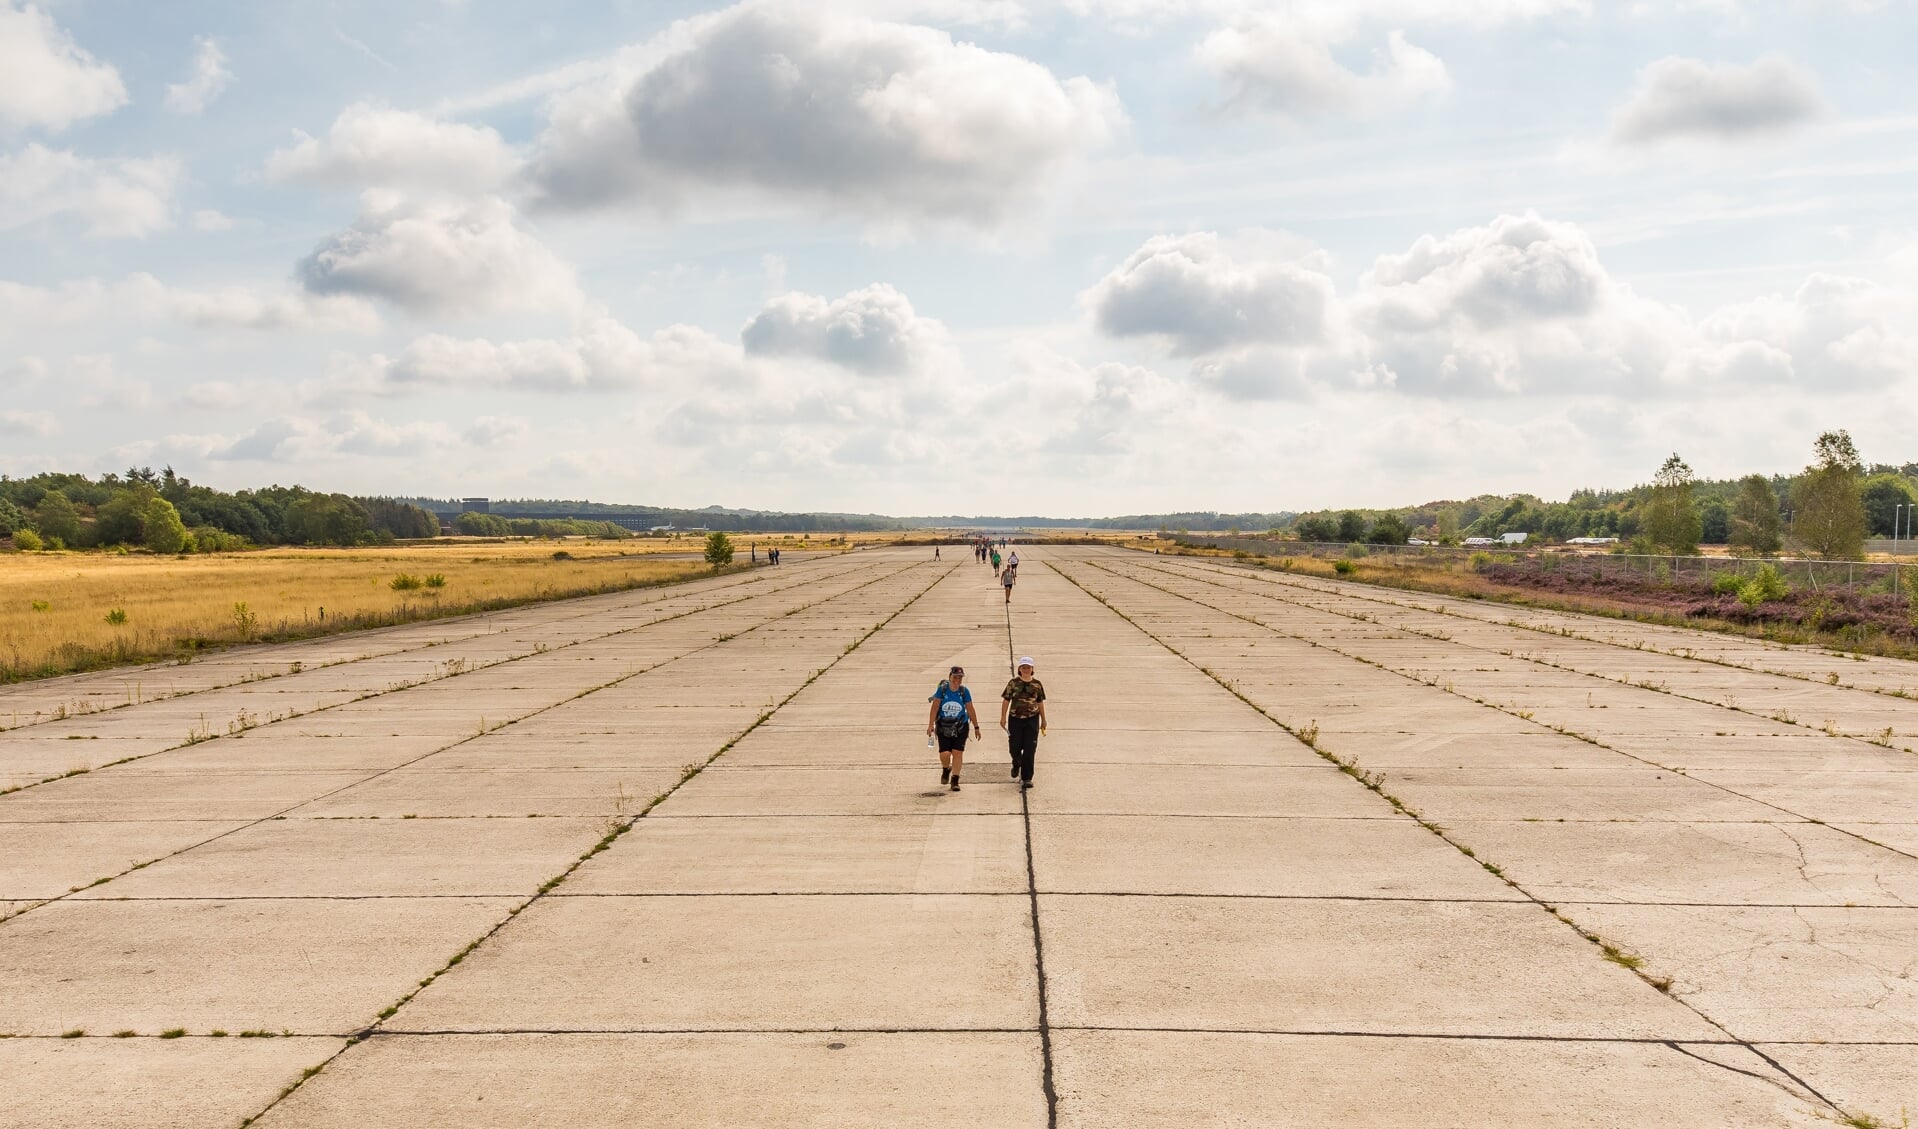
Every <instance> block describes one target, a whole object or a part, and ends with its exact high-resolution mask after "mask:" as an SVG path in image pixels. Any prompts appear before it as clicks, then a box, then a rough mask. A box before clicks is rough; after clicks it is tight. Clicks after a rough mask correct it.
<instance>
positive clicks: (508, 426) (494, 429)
mask: <svg viewBox="0 0 1918 1129" xmlns="http://www.w3.org/2000/svg"><path fill="white" fill-rule="evenodd" d="M532 431H533V427H532V425H531V424H529V423H527V422H526V420H525V419H523V418H521V417H520V416H481V417H479V418H478V419H476V420H474V421H473V424H472V426H471V427H468V428H467V429H466V431H465V432H464V433H463V437H464V438H465V440H466V441H467V442H468V443H470V444H472V445H473V446H475V447H501V446H506V445H509V444H513V443H518V442H520V441H521V440H523V439H525V438H526V437H527V436H528V435H530V434H532Z"/></svg>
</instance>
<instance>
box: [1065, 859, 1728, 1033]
mask: <svg viewBox="0 0 1918 1129" xmlns="http://www.w3.org/2000/svg"><path fill="white" fill-rule="evenodd" d="M1493 881H1494V880H1493V879H1491V878H1490V876H1487V878H1486V882H1487V884H1488V885H1490V884H1493ZM1040 912H1041V915H1042V916H1043V918H1044V920H1045V922H1046V925H1047V932H1046V969H1047V981H1048V985H1049V986H1050V987H1051V989H1052V1013H1053V1016H1054V1021H1055V1022H1057V1023H1059V1024H1060V1025H1062V1026H1067V1027H1073V1026H1100V1027H1137V1028H1196V1029H1210V1030H1288V1031H1346V1032H1377V1033H1385V1032H1405V1033H1419V1034H1431V1035H1492V1034H1499V1035H1531V1036H1545V1037H1557V1038H1643V1039H1710V1038H1713V1037H1714V1036H1716V1035H1717V1031H1716V1029H1715V1028H1713V1027H1711V1025H1710V1024H1708V1023H1706V1022H1705V1021H1704V1020H1702V1019H1700V1018H1699V1017H1698V1016H1697V1015H1696V1014H1694V1013H1693V1012H1691V1011H1689V1010H1687V1009H1685V1008H1683V1007H1681V1006H1679V1005H1678V1004H1676V1003H1674V1002H1672V1001H1671V1000H1669V999H1667V998H1665V997H1664V996H1661V995H1660V994H1659V993H1658V992H1656V991H1655V990H1653V989H1652V988H1651V987H1650V986H1649V985H1647V984H1645V983H1643V982H1642V981H1640V980H1638V979H1637V978H1636V977H1634V976H1632V974H1631V973H1629V972H1627V971H1625V970H1624V969H1622V968H1618V967H1615V966H1612V965H1609V964H1606V963H1605V962H1604V961H1603V960H1601V959H1600V957H1599V953H1598V950H1597V949H1596V947H1594V946H1592V945H1590V944H1588V943H1586V942H1585V941H1583V940H1580V939H1579V938H1578V937H1577V936H1575V935H1574V934H1572V932H1571V931H1570V930H1568V929H1566V928H1565V927H1564V926H1563V925H1562V924H1560V923H1559V922H1557V921H1555V920H1553V919H1552V917H1551V916H1550V915H1549V914H1546V913H1544V912H1542V911H1541V910H1539V909H1538V907H1536V906H1533V905H1530V904H1509V903H1504V904H1502V903H1496V902H1479V903H1430V902H1355V901H1337V900H1327V901H1293V900H1273V899H1257V898H1196V897H1181V898H1115V897H1103V896H1075V897H1063V896H1059V895H1043V896H1041V898H1040ZM1360 937H1362V938H1364V939H1365V941H1364V944H1362V945H1354V944H1352V940H1353V939H1354V938H1360ZM1388 970H1389V974H1388Z"/></svg>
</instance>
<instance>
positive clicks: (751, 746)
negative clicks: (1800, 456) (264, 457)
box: [0, 547, 1918, 1129]
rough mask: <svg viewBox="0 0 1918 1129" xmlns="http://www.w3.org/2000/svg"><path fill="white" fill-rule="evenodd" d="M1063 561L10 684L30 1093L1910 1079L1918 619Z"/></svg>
mask: <svg viewBox="0 0 1918 1129" xmlns="http://www.w3.org/2000/svg"><path fill="white" fill-rule="evenodd" d="M1020 553H1021V557H1022V558H1023V559H1025V561H1026V564H1025V567H1024V568H1022V569H1021V576H1020V583H1019V586H1018V588H1017V590H1016V592H1015V596H1014V603H1013V605H1012V609H1011V613H1010V615H1007V614H1006V611H1005V609H1004V606H1003V604H1002V603H1001V598H1000V593H999V589H998V588H997V586H996V585H995V583H994V581H993V578H992V576H991V573H990V570H989V569H987V568H986V567H985V566H983V565H979V564H976V563H974V562H972V561H971V560H970V559H969V558H967V557H965V556H964V551H963V548H962V547H961V548H960V549H959V550H958V559H956V560H955V559H947V560H945V561H942V562H938V563H934V562H932V561H931V560H930V559H929V557H930V550H925V549H883V550H869V551H861V552H858V553H853V554H847V555H842V556H834V557H827V558H823V559H817V560H810V561H803V562H798V561H795V562H792V563H789V564H786V565H782V566H781V567H780V568H778V569H762V570H756V571H754V572H751V573H748V574H741V575H735V576H728V577H724V578H719V579H715V580H710V581H701V582H697V583H693V584H688V585H682V586H678V587H673V588H666V589H656V590H651V591H645V592H634V593H623V594H619V595H612V596H601V597H592V598H588V599H583V600H576V601H569V602H566V603H560V604H548V605H544V606H541V607H535V608H522V609H516V610H513V611H509V612H502V613H499V614H495V615H489V616H482V617H474V618H471V619H466V620H458V621H447V622H441V623H436V624H421V625H413V626H409V627H404V628H396V629H391V630H385V631H378V632H370V633H366V634H362V635H355V636H346V637H337V638H333V639H328V640H318V641H314V642H310V643H303V644H294V645H288V646H276V647H258V648H249V649H243V650H235V651H230V652H227V653H225V654H223V655H220V656H216V657H213V658H209V659H205V660H201V661H198V662H194V663H192V664H190V665H185V666H163V667H151V668H145V669H141V670H138V671H120V672H110V673H104V674H96V675H87V676H80V677H76V678H70V679H64V680H59V681H53V682H39V683H33V684H29V685H26V686H20V687H12V688H7V689H4V690H0V788H13V789H16V790H14V791H11V792H9V793H7V794H5V795H0V917H4V920H0V1036H8V1037H6V1038H0V1078H4V1079H6V1084H5V1085H0V1125H5V1126H13V1125H22V1126H26V1125H32V1126H54V1127H66V1126H82V1125H85V1126H89V1127H97V1126H101V1125H113V1126H118V1125H140V1126H231V1125H238V1124H240V1123H242V1122H243V1121H246V1120H247V1119H256V1120H255V1122H254V1123H255V1124H258V1125H262V1126H275V1127H292V1126H302V1127H305V1126H325V1127H340V1129H345V1127H349V1126H352V1127H358V1126H368V1125H378V1126H384V1125H433V1126H438V1125H460V1126H485V1127H494V1126H497V1127H499V1129H508V1127H519V1126H535V1125H556V1126H557V1125H563V1126H567V1127H568V1129H590V1127H596V1126H609V1127H610V1126H615V1125H618V1126H629V1125H673V1126H689V1127H700V1129H704V1127H712V1129H719V1127H722V1126H724V1127H733V1126H741V1125H763V1126H815V1127H822V1129H823V1127H833V1129H842V1127H871V1129H880V1127H888V1129H890V1127H895V1126H908V1125H910V1126H962V1127H964V1129H980V1127H988V1129H997V1127H1000V1126H1032V1127H1041V1126H1050V1125H1063V1126H1073V1127H1087V1129H1090V1127H1094V1126H1099V1127H1103V1126H1145V1127H1159V1126H1165V1127H1168V1129H1169V1127H1173V1126H1178V1127H1180V1129H1186V1127H1190V1126H1220V1127H1224V1126H1254V1125H1257V1126H1266V1125H1273V1126H1301V1127H1303V1126H1324V1125H1330V1124H1341V1125H1373V1124H1403V1125H1417V1126H1461V1127H1465V1126H1482V1125H1491V1124H1513V1125H1527V1126H1538V1125H1551V1126H1595V1125H1599V1126H1669V1125H1680V1124H1682V1125H1710V1126H1716V1125H1723V1126H1739V1127H1749V1126H1774V1125H1776V1126H1801V1125H1802V1126H1816V1125H1830V1124H1833V1123H1835V1122H1842V1119H1843V1118H1846V1117H1860V1116H1865V1117H1871V1118H1877V1119H1879V1120H1881V1121H1882V1122H1883V1123H1885V1124H1888V1125H1896V1124H1898V1119H1899V1117H1900V1116H1901V1110H1909V1111H1911V1112H1913V1113H1918V983H1915V982H1914V980H1913V975H1914V972H1918V754H1914V752H1913V751H1912V750H1913V749H1914V748H1918V701H1914V696H1918V664H1911V663H1900V662H1893V661H1887V660H1867V661H1856V660H1850V659H1845V658H1841V657H1837V656H1834V655H1831V654H1829V653H1827V652H1821V651H1817V650H1814V649H1793V648H1779V647H1774V646H1765V645H1761V644H1759V643H1756V642H1753V641H1747V640H1741V639H1732V638H1727V637H1722V636H1715V635H1704V634H1698V633H1692V632H1686V631H1682V630H1677V629H1667V628H1657V627H1648V626H1645V625H1640V624H1634V623H1630V622H1625V621H1615V620H1605V619H1593V618H1588V617H1580V616H1573V615H1566V614H1563V613H1546V612H1538V611H1532V610H1527V609H1520V608H1513V607H1507V606H1501V605H1490V604H1484V603H1479V602H1475V601H1468V600H1450V599H1446V598H1441V597H1432V596H1424V595H1417V594H1411V593H1401V592H1394V591H1388V590H1382V589H1376V588H1365V587H1358V586H1353V585H1345V584H1339V583H1335V582H1330V581H1320V580H1313V579H1310V578H1301V577H1294V576H1289V575H1283V574H1276V573H1265V572H1253V571H1249V570H1245V569H1238V568H1233V567H1231V566H1229V565H1227V564H1224V563H1221V562H1217V561H1210V560H1204V561H1201V560H1188V559H1177V558H1164V557H1152V556H1147V555H1142V554H1137V553H1128V552H1124V551H1119V550H1106V549H1096V548H1055V549H1044V548H1032V549H1027V548H1022V549H1021V550H1020ZM946 556H947V557H948V558H951V557H953V554H952V553H948V554H946ZM1016 653H1028V654H1033V655H1035V656H1036V657H1037V658H1038V661H1039V676H1040V678H1041V679H1043V680H1044V681H1045V683H1046V686H1047V690H1048V693H1049V696H1050V701H1049V702H1048V708H1049V712H1050V713H1051V720H1052V726H1051V732H1050V734H1049V735H1048V736H1047V737H1046V738H1044V739H1043V740H1042V742H1041V744H1040V757H1039V761H1040V767H1039V774H1038V778H1037V781H1036V783H1037V787H1036V788H1035V790H1034V791H1032V792H1031V793H1029V794H1026V795H1025V796H1023V797H1022V796H1021V794H1020V793H1019V792H1018V791H1017V789H1016V788H1015V787H1014V786H1013V785H1012V784H1011V783H1010V782H1009V781H1008V779H1007V777H1006V765H1007V760H1006V755H1005V746H1004V744H1003V739H1002V738H1001V736H1000V734H999V733H998V731H997V729H996V727H995V726H994V724H993V723H994V722H995V721H996V718H997V702H996V701H995V700H994V699H996V697H997V690H998V687H999V686H1000V685H1001V684H1002V683H1003V680H1004V678H1005V677H1006V674H1007V667H1008V662H1009V659H1010V657H1011V656H1012V655H1013V654H1016ZM954 662H958V663H962V664H964V665H965V666H966V667H967V669H968V671H969V672H970V673H971V675H972V677H971V679H970V683H971V685H972V687H973V690H974V692H975V694H978V695H979V697H980V699H981V701H980V712H981V716H982V718H983V719H984V720H985V721H986V723H987V734H988V735H987V738H986V739H985V741H984V742H983V746H982V745H981V744H980V743H974V744H973V745H972V746H971V747H970V748H969V749H968V754H969V760H968V768H967V771H966V773H965V776H964V780H965V784H964V789H963V790H962V791H961V792H959V793H951V792H947V791H943V790H937V789H936V787H935V786H936V783H937V774H938V768H937V764H936V762H935V760H934V758H933V755H932V754H931V753H930V752H929V751H928V750H927V749H926V748H925V741H924V736H923V724H924V717H925V709H926V704H925V702H926V695H927V694H928V693H930V691H931V689H932V687H933V685H934V683H935V682H936V681H937V680H938V678H939V677H941V676H942V675H943V673H944V671H945V669H946V668H947V667H948V666H949V665H951V664H952V663H954ZM1907 695H1910V696H1907ZM83 769H84V770H85V771H79V770H83ZM76 1032H78V1033H79V1034H75V1033H76ZM175 1032H180V1033H181V1034H178V1035H175V1034H174V1033H175ZM216 1032H217V1033H223V1034H216ZM66 1036H71V1037H66ZM170 1036H172V1037H170Z"/></svg>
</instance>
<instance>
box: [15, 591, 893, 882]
mask: <svg viewBox="0 0 1918 1129" xmlns="http://www.w3.org/2000/svg"><path fill="white" fill-rule="evenodd" d="M873 567H875V568H877V567H879V566H877V565H875V566H873ZM907 567H911V566H907ZM900 571H904V570H903V569H902V570H896V571H895V572H892V573H889V574H888V575H893V576H896V575H898V573H899V572H900ZM881 579H883V578H881ZM806 583H808V582H807V581H805V580H798V581H794V582H793V583H791V584H785V585H781V586H780V587H777V588H768V589H766V590H765V591H763V592H752V593H749V594H747V595H744V596H740V597H738V598H736V599H731V600H722V601H720V602H719V603H716V604H701V605H700V606H699V607H696V608H690V609H688V610H686V611H683V612H674V613H672V614H671V615H664V616H660V617H659V618H658V619H649V620H647V621H646V622H645V623H636V624H634V625H633V626H631V627H621V628H618V629H616V630H613V631H607V632H603V633H601V634H599V635H588V636H585V637H584V638H580V639H574V640H572V641H570V642H566V643H561V644H560V645H559V646H557V647H548V648H546V649H545V650H543V651H541V650H533V651H527V652H525V653H524V654H518V655H512V656H509V657H507V658H503V659H497V660H495V661H493V662H489V663H481V664H476V665H472V666H463V667H461V668H460V669H458V670H447V671H442V672H441V673H439V674H434V675H431V676H428V677H426V678H421V679H418V680H415V681H412V682H401V683H397V684H393V685H389V686H388V687H387V688H386V689H384V690H369V691H367V692H366V693H364V694H357V695H355V696H353V697H351V698H348V699H346V700H345V701H341V702H334V703H333V704H332V705H330V706H317V707H315V708H313V709H310V710H303V711H295V712H289V713H287V714H285V715H283V716H280V717H276V718H273V719H271V720H269V721H265V722H262V723H260V724H259V725H249V726H246V727H245V728H242V729H240V730H238V731H237V733H236V732H235V731H233V730H229V731H228V732H226V733H216V734H213V735H212V736H210V737H206V738H204V739H195V738H193V737H192V736H191V735H189V737H188V739H187V740H186V741H185V742H183V743H181V744H178V745H169V746H168V747H166V748H164V749H155V750H154V751H153V752H150V753H139V754H137V755H134V756H130V757H121V758H120V759H119V760H115V761H108V762H107V763H106V764H103V765H101V766H100V767H99V768H91V769H87V770H86V771H87V772H100V771H103V770H105V769H109V768H117V767H119V766H120V765H123V764H132V763H133V762H134V761H143V760H150V759H152V758H153V757H159V756H165V755H166V754H168V753H177V752H179V751H180V750H182V749H191V748H193V747H194V746H195V745H199V744H203V743H205V742H206V741H219V740H224V739H226V738H228V737H233V736H244V735H245V734H247V733H250V732H252V731H253V730H254V729H265V728H267V727H269V726H274V725H283V724H285V723H287V722H289V721H297V720H301V719H304V718H310V717H313V716H315V715H317V714H323V713H326V712H328V711H329V710H337V709H345V708H346V707H347V706H354V705H358V704H360V703H361V702H370V701H372V700H373V699H374V698H383V697H385V696H387V695H388V694H398V693H403V692H405V691H407V690H415V689H418V688H419V687H421V686H431V685H433V684H435V683H439V682H445V681H448V680H449V679H454V678H458V677H460V676H461V675H466V674H478V673H479V672H480V671H483V670H497V669H499V668H500V667H503V666H507V665H510V664H512V663H516V662H524V661H526V660H527V659H535V658H539V657H541V656H543V655H552V654H558V653H559V652H561V651H565V650H569V649H571V648H573V647H582V646H585V645H586V644H588V643H602V642H605V641H606V640H608V639H614V638H618V637H619V636H621V635H628V634H631V633H633V632H635V631H645V630H646V629H647V628H651V627H658V626H659V625H660V624H662V623H671V622H673V621H674V620H679V619H685V618H686V617H687V616H693V615H699V614H700V613H702V612H709V611H717V610H719V609H720V608H729V607H732V606H733V605H735V604H743V603H746V602H747V601H749V600H757V599H759V598H760V597H761V596H776V595H778V594H779V593H781V592H785V591H788V590H790V589H794V588H799V587H803V586H804V585H805V584H806ZM743 587H745V585H744V584H729V585H727V586H726V587H725V588H723V589H720V592H721V593H722V594H723V593H726V592H731V591H733V590H736V589H738V588H743ZM849 591H850V589H849ZM579 598H580V599H595V598H596V597H591V596H582V597H579ZM653 602H656V603H664V602H665V601H664V600H660V601H653ZM808 606H810V605H808ZM486 614H490V613H486ZM584 617H585V616H584V614H582V615H580V616H567V617H565V619H566V620H571V619H580V618H584ZM562 622H564V620H562ZM493 634H498V633H497V632H495V633H493ZM469 638H485V636H484V635H476V636H469ZM463 641H464V640H462V642H463ZM438 645H439V644H433V643H429V644H426V645H424V646H420V647H413V648H409V649H407V650H405V651H396V652H393V654H403V655H410V654H414V653H417V652H419V651H424V650H426V649H428V648H429V647H433V646H438ZM380 657H382V658H385V657H391V656H390V655H388V656H380ZM351 661H352V662H363V661H367V660H364V659H354V660H351ZM344 665H350V664H348V663H328V664H327V665H326V666H325V667H314V668H313V669H314V670H316V671H317V670H324V669H331V668H332V667H335V666H344ZM273 677H275V678H286V677H291V675H284V674H281V675H274V676H273ZM256 681H266V679H257V680H256ZM236 685H242V683H228V684H226V685H224V686H214V687H208V688H207V689H205V690H195V691H193V693H194V694H203V693H211V692H214V691H217V690H230V689H232V688H233V687H234V686H236ZM190 696H191V695H188V694H181V695H178V696H177V697H178V698H184V697H190ZM174 700H177V698H160V699H155V701H174ZM143 704H146V703H143ZM114 708H115V709H119V708H122V707H118V706H116V707H114ZM99 712H101V713H105V712H108V711H105V710H102V711H99ZM79 716H92V715H90V714H88V715H79ZM201 718H202V720H204V718H205V715H204V714H202V715H201ZM66 720H71V718H69V719H66ZM36 724H40V723H36ZM19 728H22V729H24V728H27V727H26V726H21V727H19ZM0 732H7V733H11V732H16V730H11V729H9V730H0ZM75 775H82V773H76V772H65V773H61V774H60V775H58V776H48V777H45V778H44V779H41V780H34V781H30V782H29V783H26V784H16V785H14V786H13V787H11V788H0V796H10V795H13V794H14V793H15V792H24V791H26V790H27V789H29V788H38V787H40V786H42V785H45V784H53V783H56V782H58V781H61V780H65V779H67V778H68V777H70V776H75ZM196 845H197V844H196ZM151 861H158V860H151ZM122 873H124V872H122ZM15 916H18V915H15ZM0 920H5V919H4V918H0Z"/></svg>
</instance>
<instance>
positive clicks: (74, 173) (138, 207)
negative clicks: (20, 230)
mask: <svg viewBox="0 0 1918 1129" xmlns="http://www.w3.org/2000/svg"><path fill="white" fill-rule="evenodd" d="M179 179H180V162H179V160H178V159H177V158H174V157H127V158H119V157H114V158H97V159H96V158H93V157H82V156H79V155H78V154H76V153H74V152H72V151H70V150H65V149H49V148H47V147H46V146H44V145H41V144H40V143H38V142H32V143H29V144H28V145H27V146H26V148H24V149H21V150H20V151H19V152H17V153H11V154H0V230H5V229H8V228H16V227H26V226H28V225H30V224H36V223H42V222H45V221H47V220H51V219H55V218H59V217H71V218H73V219H76V220H79V221H81V222H82V223H84V224H85V225H86V232H87V234H89V235H93V236H100V237H113V236H143V235H146V234H148V233H149V232H153V231H157V230H159V229H161V228H164V227H166V226H168V225H169V224H171V223H172V222H173V205H172V196H173V189H174V186H175V185H176V184H177V183H178V182H179Z"/></svg>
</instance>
